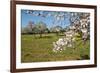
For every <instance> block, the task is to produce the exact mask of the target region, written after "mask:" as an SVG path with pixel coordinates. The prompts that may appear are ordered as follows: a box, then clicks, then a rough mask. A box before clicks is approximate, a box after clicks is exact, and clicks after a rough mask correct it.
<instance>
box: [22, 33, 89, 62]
mask: <svg viewBox="0 0 100 73" xmlns="http://www.w3.org/2000/svg"><path fill="white" fill-rule="evenodd" d="M62 37H64V36H63V35H56V34H54V33H47V34H43V35H42V37H41V38H40V36H39V34H36V35H34V34H31V35H29V34H26V35H22V36H21V62H25V63H26V62H46V61H67V60H86V59H89V58H90V41H89V40H87V41H86V43H85V44H84V43H82V40H81V38H80V37H78V36H77V37H76V40H75V48H68V47H66V46H65V47H64V48H65V50H62V51H61V52H59V51H58V52H56V53H55V52H53V51H52V50H53V42H54V41H57V40H58V39H59V38H62Z"/></svg>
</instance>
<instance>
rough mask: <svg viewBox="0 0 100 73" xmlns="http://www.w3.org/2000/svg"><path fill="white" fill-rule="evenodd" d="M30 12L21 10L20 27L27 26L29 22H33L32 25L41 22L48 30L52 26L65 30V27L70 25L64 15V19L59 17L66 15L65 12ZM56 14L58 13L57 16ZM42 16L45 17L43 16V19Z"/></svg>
mask: <svg viewBox="0 0 100 73" xmlns="http://www.w3.org/2000/svg"><path fill="white" fill-rule="evenodd" d="M31 12H32V13H31ZM31 12H29V10H21V25H22V27H25V26H27V25H28V23H29V21H32V22H34V24H36V23H38V22H41V21H42V22H44V23H45V24H46V25H47V27H48V28H51V27H53V26H61V27H63V28H65V27H66V26H68V25H69V24H70V22H69V19H68V17H67V15H66V17H63V16H62V17H60V16H61V15H63V14H64V13H67V12H56V11H38V10H37V11H36V10H31ZM57 13H59V14H57ZM39 14H40V15H39ZM53 14H54V15H55V16H54V15H53ZM43 15H45V16H44V17H43ZM56 15H57V16H56Z"/></svg>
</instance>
